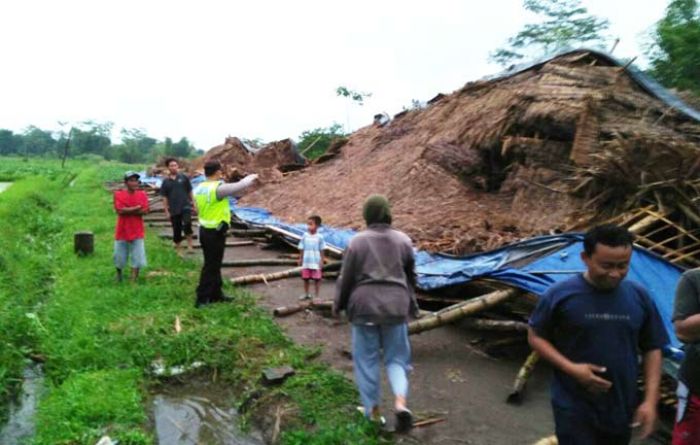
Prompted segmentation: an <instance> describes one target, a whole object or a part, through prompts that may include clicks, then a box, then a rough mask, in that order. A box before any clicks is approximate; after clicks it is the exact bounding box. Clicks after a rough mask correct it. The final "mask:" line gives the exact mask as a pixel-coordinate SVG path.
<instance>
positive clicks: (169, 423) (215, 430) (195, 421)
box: [153, 384, 264, 445]
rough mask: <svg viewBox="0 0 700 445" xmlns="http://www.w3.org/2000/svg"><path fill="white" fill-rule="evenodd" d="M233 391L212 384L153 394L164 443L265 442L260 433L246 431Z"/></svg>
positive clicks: (157, 425)
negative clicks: (235, 405)
mask: <svg viewBox="0 0 700 445" xmlns="http://www.w3.org/2000/svg"><path fill="white" fill-rule="evenodd" d="M232 403H233V402H232V397H231V394H230V392H228V391H226V390H222V388H221V387H217V388H215V387H213V386H212V385H195V384H185V385H178V386H169V387H167V388H164V389H163V390H162V391H161V392H160V393H158V394H155V395H154V396H153V417H154V421H155V429H156V437H157V438H158V443H159V444H160V445H166V444H167V445H194V444H196V445H209V444H211V445H215V444H217V445H218V444H222V445H226V444H231V445H263V444H264V442H263V440H262V438H261V436H260V434H256V433H255V432H251V433H243V432H241V431H240V430H239V429H238V427H237V420H238V419H237V413H236V410H235V409H234V408H233V407H232V406H231V405H232Z"/></svg>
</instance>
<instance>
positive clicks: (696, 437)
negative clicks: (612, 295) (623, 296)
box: [672, 269, 700, 445]
mask: <svg viewBox="0 0 700 445" xmlns="http://www.w3.org/2000/svg"><path fill="white" fill-rule="evenodd" d="M673 327H674V328H675V330H676V336H677V337H678V339H679V340H680V341H682V342H683V343H685V348H684V349H685V358H684V359H683V363H682V364H681V369H680V371H679V373H678V377H679V380H680V381H679V382H678V413H677V416H676V425H675V426H674V428H673V442H672V444H673V445H697V444H700V269H693V270H689V271H687V272H685V273H684V274H683V275H682V276H681V279H680V281H679V282H678V287H677V288H676V300H675V304H674V307H673Z"/></svg>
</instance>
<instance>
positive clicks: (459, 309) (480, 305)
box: [408, 288, 520, 334]
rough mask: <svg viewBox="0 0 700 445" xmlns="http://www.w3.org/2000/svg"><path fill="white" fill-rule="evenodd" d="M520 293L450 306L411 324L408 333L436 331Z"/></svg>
mask: <svg viewBox="0 0 700 445" xmlns="http://www.w3.org/2000/svg"><path fill="white" fill-rule="evenodd" d="M519 293H520V290H518V289H512V288H511V289H506V290H499V291H495V292H491V293H489V294H486V295H482V296H481V297H478V298H472V299H471V300H467V301H464V302H462V303H457V304H454V305H452V306H448V307H447V308H445V309H443V310H441V311H440V312H437V313H435V314H434V315H432V316H427V317H423V318H420V319H418V320H415V321H413V322H411V323H409V324H408V333H409V334H417V333H419V332H423V331H428V330H430V329H435V328H437V327H439V326H442V325H444V324H448V323H452V322H455V321H457V320H459V319H460V318H464V317H467V316H469V315H473V314H476V313H478V312H481V311H484V310H486V309H488V308H491V307H493V306H496V305H498V304H500V303H502V302H504V301H507V300H509V299H511V298H513V297H515V296H516V295H518V294H519Z"/></svg>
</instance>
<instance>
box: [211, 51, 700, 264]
mask: <svg viewBox="0 0 700 445" xmlns="http://www.w3.org/2000/svg"><path fill="white" fill-rule="evenodd" d="M657 93H658V92H656V91H652V90H649V89H648V86H647V85H645V84H644V82H640V81H639V79H638V78H637V77H635V76H633V75H632V74H631V73H630V72H629V71H628V67H627V66H620V65H619V64H618V63H617V62H615V61H614V60H612V59H610V58H609V57H608V56H605V55H603V54H599V53H596V52H592V51H588V50H578V51H572V52H568V53H565V54H562V55H559V56H557V57H555V58H552V59H549V60H547V61H545V62H541V63H538V64H535V65H531V66H529V67H527V68H524V69H522V70H520V71H516V72H512V73H508V74H506V75H502V76H500V77H497V78H494V79H489V80H481V81H477V82H470V83H468V84H466V85H465V86H464V87H463V88H461V89H460V90H458V91H456V92H454V93H452V94H449V95H438V96H436V97H435V98H434V99H433V100H431V101H429V102H428V106H427V107H426V108H424V109H416V110H410V111H406V112H402V113H400V114H399V115H397V116H395V118H394V119H393V120H392V121H391V122H390V123H388V124H386V125H384V126H379V125H372V126H368V127H365V128H363V129H360V130H359V131H357V132H355V133H354V134H352V135H351V136H350V137H349V139H348V140H347V142H346V143H345V144H343V145H342V146H340V147H337V148H336V150H335V153H337V154H336V155H335V156H333V157H331V158H329V159H326V160H325V162H323V163H317V164H312V165H311V166H309V167H308V168H305V169H303V170H300V171H294V172H290V173H287V174H286V175H284V177H282V175H278V176H277V177H276V178H275V179H276V180H275V181H272V182H270V181H268V182H267V184H265V185H264V186H263V187H261V188H260V189H258V190H257V191H255V192H254V193H252V194H249V195H247V196H246V197H245V198H244V199H243V200H242V205H252V206H260V207H264V208H266V209H269V210H270V211H271V212H272V213H273V214H274V215H276V216H278V217H281V218H282V219H285V220H287V221H289V222H300V221H304V220H305V218H306V217H307V216H308V215H309V214H311V213H318V214H320V215H321V216H322V217H323V218H324V221H325V222H327V223H328V224H331V225H334V226H340V227H350V228H356V229H359V228H361V226H362V222H361V218H360V217H359V215H361V211H360V208H361V205H362V202H363V200H364V199H365V197H366V196H368V195H369V194H371V193H383V194H385V195H387V196H388V197H389V199H390V200H391V202H392V203H393V210H394V221H395V224H396V226H397V227H398V228H399V229H402V230H404V231H406V232H407V233H408V234H409V235H410V236H411V237H412V238H413V239H414V241H415V242H416V244H417V246H418V247H419V248H422V249H427V250H430V251H441V252H451V253H456V254H464V253H470V252H478V251H486V250H490V249H493V248H496V247H499V246H501V245H504V244H507V243H511V242H513V241H516V240H518V239H521V238H523V237H527V236H533V235H540V234H545V233H552V232H556V231H560V230H565V229H567V228H569V227H571V226H573V225H576V224H579V225H580V224H582V222H584V221H585V222H586V223H590V215H593V217H594V219H596V218H597V219H602V218H604V217H609V216H610V215H612V214H614V213H617V212H620V211H621V210H624V209H629V208H634V207H636V206H639V205H640V203H643V202H646V201H647V200H648V199H649V197H658V199H657V200H658V201H660V204H663V205H666V206H668V205H673V203H675V202H678V200H677V199H675V197H674V196H683V195H687V196H688V199H686V200H685V201H683V202H684V203H685V204H686V207H688V206H689V202H691V201H692V200H693V199H694V196H695V195H697V193H693V194H692V195H691V192H693V191H694V190H695V187H696V186H697V181H695V180H694V172H695V170H696V169H697V165H700V164H697V165H696V161H698V160H700V156H698V153H699V152H698V145H697V144H698V142H699V141H700V123H698V121H696V120H695V119H693V118H691V117H689V116H688V115H687V114H686V113H684V112H683V111H682V110H678V109H677V108H676V107H674V106H671V105H669V103H668V102H667V101H666V100H665V97H664V96H663V95H660V94H657ZM664 94H668V92H664ZM217 153H218V152H217ZM669 153H670V154H672V156H669V155H668V154H669ZM212 154H214V153H212ZM224 162H225V160H224ZM245 165H246V168H253V165H254V163H251V162H250V161H247V163H246V164H245ZM261 172H262V171H258V173H261ZM678 178H680V179H678ZM677 179H678V180H677ZM678 181H682V184H681V183H679V182H678ZM640 186H641V188H640ZM671 189H673V193H672V194H671V195H669V196H670V198H669V197H666V198H664V196H665V194H666V193H667V192H668V191H669V190H671ZM640 191H642V193H640ZM581 209H584V210H585V213H582V212H581ZM686 213H687V212H686ZM693 216H695V215H694V214H693ZM693 216H688V218H693ZM582 218H583V219H582Z"/></svg>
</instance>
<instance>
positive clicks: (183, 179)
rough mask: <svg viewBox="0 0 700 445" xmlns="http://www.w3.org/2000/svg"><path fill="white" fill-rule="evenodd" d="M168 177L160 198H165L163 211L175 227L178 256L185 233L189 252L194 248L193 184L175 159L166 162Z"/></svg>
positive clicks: (174, 234) (164, 182) (174, 241)
mask: <svg viewBox="0 0 700 445" xmlns="http://www.w3.org/2000/svg"><path fill="white" fill-rule="evenodd" d="M165 166H166V167H167V168H168V175H167V176H166V177H165V179H163V183H162V184H161V186H160V196H162V197H163V209H164V210H165V217H166V218H168V219H169V220H170V223H171V224H172V227H173V244H174V245H175V250H176V251H177V253H178V254H180V253H181V250H180V243H181V242H182V239H183V232H184V234H185V238H187V251H188V253H192V252H193V248H192V206H193V202H194V197H193V196H192V183H190V179H189V178H188V177H187V176H186V175H184V174H182V173H181V172H180V164H179V163H178V162H177V159H175V158H168V159H166V160H165Z"/></svg>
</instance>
